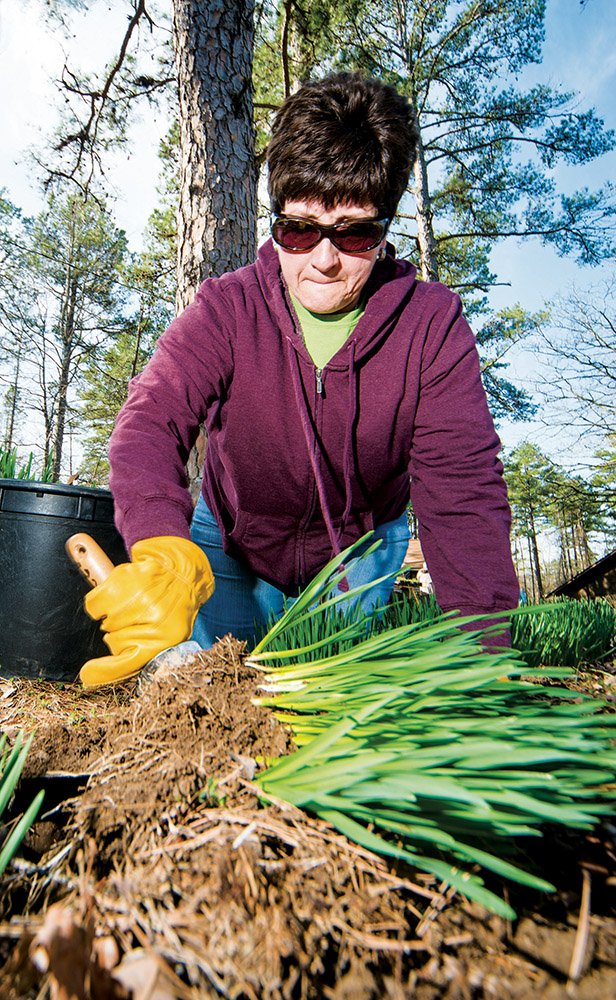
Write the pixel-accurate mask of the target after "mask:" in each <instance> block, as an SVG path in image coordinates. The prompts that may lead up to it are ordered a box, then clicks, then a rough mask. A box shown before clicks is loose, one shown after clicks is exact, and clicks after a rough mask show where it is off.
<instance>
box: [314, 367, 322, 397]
mask: <svg viewBox="0 0 616 1000" xmlns="http://www.w3.org/2000/svg"><path fill="white" fill-rule="evenodd" d="M314 373H315V375H316V379H317V395H319V396H322V395H323V378H322V376H323V369H322V368H315V372H314Z"/></svg>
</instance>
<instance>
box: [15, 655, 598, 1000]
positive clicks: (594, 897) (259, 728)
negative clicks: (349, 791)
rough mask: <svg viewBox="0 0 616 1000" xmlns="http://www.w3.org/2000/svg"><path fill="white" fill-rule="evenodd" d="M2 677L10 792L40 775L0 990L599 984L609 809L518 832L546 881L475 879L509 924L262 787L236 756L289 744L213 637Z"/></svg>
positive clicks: (191, 991) (593, 992)
mask: <svg viewBox="0 0 616 1000" xmlns="http://www.w3.org/2000/svg"><path fill="white" fill-rule="evenodd" d="M0 683H1V685H2V686H1V687H0V731H4V732H8V733H9V736H14V735H15V734H16V733H17V731H18V730H19V729H25V730H26V731H27V732H31V731H32V730H33V729H35V730H36V733H35V739H34V743H33V745H32V748H31V751H30V754H29V757H28V761H27V772H26V774H25V776H24V779H23V780H22V782H21V786H20V788H19V790H18V796H17V802H16V804H15V809H16V810H18V809H19V808H20V807H21V808H23V806H24V805H25V804H27V802H29V801H30V799H31V797H32V795H33V793H34V792H35V791H36V789H38V788H39V787H41V786H42V787H45V790H46V801H45V806H44V813H43V815H42V818H41V820H40V821H39V822H38V823H37V824H36V826H35V827H34V829H33V831H32V833H31V835H30V837H29V838H28V841H27V842H26V845H25V847H24V848H23V850H22V852H21V853H22V857H23V860H21V861H20V862H19V863H18V865H17V866H16V867H15V866H14V867H13V868H11V869H10V870H9V871H7V873H6V874H5V876H4V878H3V879H2V881H1V883H0V889H1V891H2V896H1V902H0V921H1V925H0V997H2V998H3V1000H29V998H32V1000H34V998H39V1000H46V998H51V1000H69V998H72V997H84V998H92V1000H146V997H149V998H155V1000H171V998H173V1000H175V998H178V1000H184V998H187V1000H192V998H201V997H205V998H207V997H220V996H222V997H233V998H244V997H245V998H271V1000H278V998H280V1000H283V998H289V1000H292V998H306V1000H307V998H321V997H323V998H332V1000H369V998H374V1000H377V998H382V997H383V998H394V1000H405V998H415V997H416V998H417V1000H437V998H448V1000H455V998H496V1000H508V998H527V997H541V998H544V997H545V998H547V1000H559V998H565V997H574V998H577V1000H608V998H610V997H615V996H616V908H615V906H614V903H615V901H616V900H615V898H614V897H615V895H616V884H615V882H616V879H615V877H614V876H615V870H614V857H615V855H614V843H613V834H614V832H615V831H614V828H613V827H612V826H610V825H609V824H606V826H605V827H604V828H603V829H601V830H597V831H596V833H595V834H594V835H593V836H592V837H584V836H582V835H580V834H576V835H571V836H564V835H563V834H559V835H558V836H556V835H554V834H550V833H549V832H548V833H546V837H545V838H544V840H543V841H542V842H541V843H539V844H538V843H537V842H535V841H534V842H533V844H532V850H533V853H532V857H530V856H529V857H527V858H526V859H525V862H526V863H527V864H528V865H529V866H533V865H534V867H535V869H536V870H539V871H540V872H541V874H543V875H545V876H546V877H548V878H549V879H551V881H552V882H553V883H554V884H555V885H556V886H557V892H556V893H555V894H554V895H552V896H541V895H539V894H537V893H532V894H531V893H530V892H527V893H524V892H521V891H519V890H516V891H515V892H514V891H513V890H512V889H509V890H507V887H504V886H502V885H493V886H492V887H493V888H496V889H497V890H498V891H500V892H507V891H509V898H510V901H511V903H512V905H513V906H514V908H515V909H516V912H517V913H518V919H517V921H516V922H514V923H513V924H508V923H507V922H505V921H503V920H502V919H500V918H498V917H495V916H493V915H490V914H489V913H487V912H486V911H485V910H482V909H481V908H480V907H478V906H475V905H470V904H468V903H467V902H465V901H464V900H463V899H461V898H460V897H459V896H451V895H450V894H449V893H448V892H447V891H446V889H445V888H444V887H439V886H438V885H437V884H436V883H435V882H434V880H432V879H430V878H428V877H426V876H422V875H421V874H419V873H417V872H414V871H411V870H410V869H404V870H403V869H398V870H394V869H393V868H391V867H390V866H389V865H387V864H386V863H385V862H383V861H381V860H379V859H378V858H376V857H374V856H373V855H370V854H368V853H367V852H365V851H363V850H362V849H360V848H358V847H356V846H355V845H353V844H352V843H350V842H349V841H347V840H346V839H345V838H344V837H341V836H339V835H338V834H336V833H335V832H334V831H332V830H331V828H329V827H328V826H327V825H326V824H324V823H322V822H320V821H318V820H315V819H313V818H310V817H308V816H306V815H305V814H303V813H301V812H299V811H298V810H295V809H293V808H292V807H289V806H287V805H285V804H283V803H263V802H262V801H260V800H259V798H258V796H257V794H256V789H255V786H254V784H253V781H252V779H253V778H254V774H255V769H258V768H259V767H260V766H262V761H263V760H264V759H267V758H268V757H271V756H278V755H280V754H281V753H285V752H286V751H287V750H288V749H289V748H290V747H291V745H292V744H291V741H290V738H289V736H288V734H287V732H286V731H285V730H284V729H283V728H282V727H280V726H279V724H278V723H277V722H276V720H275V719H274V718H273V716H272V715H271V714H270V713H269V712H268V711H266V710H264V709H261V708H258V707H256V706H254V705H253V704H252V702H251V698H252V697H253V696H254V694H255V691H256V684H257V681H256V679H255V676H254V674H253V673H252V671H250V670H249V669H248V668H246V667H245V666H244V664H243V660H242V648H241V646H240V645H239V644H238V643H236V642H235V641H234V640H232V639H230V638H227V639H226V640H223V641H222V642H221V643H219V644H218V645H217V646H216V647H214V650H212V651H211V652H210V653H207V654H201V657H199V658H195V659H194V660H193V661H192V662H191V663H190V664H187V665H185V666H182V668H181V669H177V670H175V671H169V670H167V671H166V672H165V673H164V674H162V673H161V674H160V675H158V674H157V675H156V676H155V678H154V679H153V680H152V681H151V683H150V684H149V685H147V686H145V685H144V686H142V689H141V690H140V688H139V686H138V684H137V682H136V681H132V682H129V683H127V684H125V685H122V686H118V687H116V688H113V689H100V690H98V691H94V692H83V691H82V690H81V689H80V688H79V687H78V686H73V685H65V686H62V687H60V686H57V685H53V684H51V683H48V682H42V681H41V682H33V681H14V682H7V681H3V682H0ZM612 683H613V673H612V672H611V671H609V670H606V669H605V668H604V669H603V670H601V671H599V670H596V671H589V672H587V673H586V674H584V675H583V676H580V678H579V684H580V685H581V686H582V687H583V688H584V689H585V690H590V691H591V692H593V693H598V694H601V695H605V694H607V695H608V697H611V695H612V693H613V690H614V689H613V687H612ZM1 839H2V836H1V834H0V841H1ZM584 885H585V887H586V888H585V891H584V893H582V888H583V886H584ZM589 889H590V890H591V891H590V893H589V891H588V890H589Z"/></svg>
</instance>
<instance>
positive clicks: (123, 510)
mask: <svg viewBox="0 0 616 1000" xmlns="http://www.w3.org/2000/svg"><path fill="white" fill-rule="evenodd" d="M366 292H367V299H366V308H365V312H364V314H363V315H362V317H361V319H360V320H359V322H358V324H357V326H356V327H355V329H354V331H353V333H352V334H351V336H350V337H349V339H348V340H347V342H346V343H345V344H344V345H343V347H342V348H341V349H340V350H339V351H338V353H337V354H335V355H334V357H333V358H332V359H331V361H329V362H328V363H327V365H326V366H325V367H324V368H323V369H322V370H320V371H319V370H317V369H316V368H315V365H314V362H313V361H312V359H311V357H310V355H309V354H308V351H307V350H306V347H305V344H304V342H303V339H302V335H301V331H300V328H299V323H298V321H297V317H296V316H295V313H294V310H293V307H292V305H291V302H290V298H289V295H288V291H287V289H286V287H285V285H284V282H283V280H282V277H281V274H280V267H279V264H278V256H277V254H276V251H275V250H274V247H273V245H272V243H271V241H268V242H267V243H266V244H265V245H264V246H263V247H262V248H261V249H260V251H259V254H258V258H257V261H256V263H255V264H253V265H250V266H248V267H244V268H241V269H240V270H238V271H235V272H232V273H230V274H226V275H224V276H223V277H221V278H210V279H209V280H207V281H205V282H204V283H203V285H202V286H201V288H200V289H199V291H198V293H197V296H196V298H195V300H194V302H193V303H192V304H191V305H190V306H189V307H188V308H187V309H186V310H185V311H184V312H183V313H182V314H181V315H180V316H179V317H178V318H177V319H176V320H174V322H173V323H172V324H171V326H170V327H169V329H168V330H167V331H166V332H165V333H164V334H163V336H162V337H161V338H160V340H159V342H158V344H157V347H156V350H155V352H154V356H153V358H152V359H151V361H150V362H149V364H148V365H147V366H146V368H145V370H144V371H143V373H142V374H141V375H139V376H137V377H136V378H135V379H133V381H132V382H131V385H130V391H129V398H128V401H127V402H126V404H125V406H124V407H123V409H122V411H121V413H120V415H119V417H118V420H117V424H116V427H115V430H114V432H113V435H112V439H111V446H110V460H111V468H112V474H111V480H110V484H111V489H112V491H113V495H114V500H115V507H116V519H117V524H118V528H119V530H120V531H121V533H122V535H123V536H124V540H125V542H126V544H127V546H128V547H130V546H132V545H133V544H134V543H135V542H136V541H138V540H139V539H142V538H148V537H152V536H156V535H180V536H183V537H186V538H188V537H189V523H190V519H191V515H192V502H191V498H190V495H189V493H188V490H187V483H186V472H185V465H186V460H187V458H188V454H189V451H190V448H191V447H192V444H193V442H194V441H195V439H196V436H197V433H198V429H199V424H200V423H201V422H205V425H206V428H207V451H206V458H205V466H204V475H203V495H204V498H205V501H206V503H207V505H208V507H209V508H210V510H211V511H212V512H213V513H214V515H215V517H216V519H217V521H218V524H219V526H220V529H221V531H222V535H223V540H224V545H225V549H226V550H227V551H228V552H229V553H230V554H231V555H234V556H236V557H239V558H241V559H242V560H243V561H244V562H245V563H247V564H248V566H250V567H251V569H252V570H253V571H254V572H255V573H257V574H258V575H259V576H262V577H264V578H265V579H267V580H269V581H270V582H272V583H273V584H275V585H276V586H278V587H280V588H281V589H283V590H285V591H287V592H292V591H293V589H294V588H296V587H297V586H298V585H299V586H302V585H304V584H305V583H306V582H308V581H309V580H310V579H311V577H312V576H314V574H315V573H316V572H317V571H318V570H319V569H321V568H322V567H323V566H324V564H325V563H326V562H327V561H328V559H330V558H331V556H332V554H333V553H334V552H336V551H339V550H340V549H341V548H344V547H345V546H346V545H348V544H350V543H351V542H352V541H354V540H355V539H357V538H358V537H360V536H361V535H362V534H364V533H365V532H366V531H367V530H368V529H369V528H371V527H372V526H373V525H376V524H381V523H383V522H386V521H390V520H392V519H394V518H397V517H399V516H400V515H401V514H402V513H403V511H404V509H405V506H406V504H407V503H408V500H409V477H410V480H411V488H410V494H411V497H412V500H413V506H414V510H415V513H416V514H417V517H418V519H419V523H420V538H421V544H422V548H423V551H424V554H425V556H426V560H427V563H428V566H429V569H430V573H431V575H432V579H433V582H434V586H435V592H436V596H437V599H438V601H439V603H440V605H441V607H443V608H444V609H445V610H449V609H453V608H456V609H458V610H460V611H461V612H463V613H475V612H490V611H497V610H503V609H506V608H510V607H514V606H515V605H516V604H517V600H518V593H519V591H518V584H517V580H516V577H515V572H514V569H513V565H512V560H511V552H510V546H509V521H510V515H509V507H508V504H507V496H506V488H505V483H504V480H503V477H502V466H501V463H500V461H499V459H498V451H499V447H500V442H499V440H498V437H497V435H496V433H495V430H494V426H493V423H492V419H491V417H490V413H489V411H488V407H487V403H486V396H485V392H484V389H483V386H482V384H481V378H480V372H479V361H478V356H477V351H476V348H475V342H474V338H473V335H472V332H471V330H470V328H469V326H468V324H467V323H466V321H465V319H464V318H463V316H462V311H461V305H460V299H459V297H458V296H457V295H455V294H453V293H452V292H451V291H449V290H448V289H447V288H445V287H444V286H443V285H440V284H435V283H425V282H420V281H417V280H416V272H415V268H414V267H413V266H412V265H411V264H409V263H407V262H404V261H396V260H394V258H393V255H392V253H391V251H390V253H389V254H388V256H387V257H386V259H385V260H383V261H379V262H377V263H376V265H375V267H374V270H373V272H372V275H371V277H370V279H369V282H368V284H367V286H366Z"/></svg>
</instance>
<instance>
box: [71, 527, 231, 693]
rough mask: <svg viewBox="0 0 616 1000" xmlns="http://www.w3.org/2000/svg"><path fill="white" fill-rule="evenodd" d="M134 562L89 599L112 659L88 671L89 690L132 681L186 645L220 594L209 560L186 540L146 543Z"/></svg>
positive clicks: (135, 550)
mask: <svg viewBox="0 0 616 1000" xmlns="http://www.w3.org/2000/svg"><path fill="white" fill-rule="evenodd" d="M131 560H132V561H131V562H128V563H121V564H120V565H119V566H116V567H115V569H113V570H112V572H111V573H110V574H109V576H108V577H107V579H106V580H104V581H103V583H100V584H99V585H98V586H97V587H95V588H94V590H91V591H90V593H89V594H87V596H86V599H85V608H86V611H87V613H88V614H89V615H90V617H91V618H95V619H101V630H102V631H103V632H105V633H107V634H106V635H104V636H103V639H104V642H105V644H106V645H107V646H108V647H109V649H110V651H111V654H112V655H111V656H101V657H99V658H98V659H94V660H88V662H87V663H85V664H84V665H83V667H82V668H81V671H80V673H79V677H80V678H81V682H82V684H83V685H84V687H97V686H98V685H100V684H110V683H112V682H114V681H123V680H126V679H127V678H128V677H132V676H133V675H134V674H136V673H138V672H139V671H140V670H141V668H142V667H143V666H145V664H146V663H148V662H149V661H150V660H151V659H152V657H153V656H156V655H157V653H161V652H162V651H163V650H164V649H168V648H169V647H170V646H175V645H177V643H179V642H183V641H184V640H185V639H187V638H188V637H189V635H190V634H191V632H192V629H193V625H194V622H195V618H196V617H197V612H198V610H199V608H200V607H201V605H202V604H205V602H206V601H207V600H208V598H209V597H211V596H212V594H213V592H214V577H213V575H212V570H211V568H210V564H209V561H208V559H207V556H206V555H205V554H204V552H202V550H201V549H200V548H199V546H198V545H195V544H194V542H189V541H188V539H186V538H179V537H175V536H171V535H161V536H159V537H157V538H146V539H144V540H143V541H141V542H136V543H135V544H134V545H133V547H132V549H131Z"/></svg>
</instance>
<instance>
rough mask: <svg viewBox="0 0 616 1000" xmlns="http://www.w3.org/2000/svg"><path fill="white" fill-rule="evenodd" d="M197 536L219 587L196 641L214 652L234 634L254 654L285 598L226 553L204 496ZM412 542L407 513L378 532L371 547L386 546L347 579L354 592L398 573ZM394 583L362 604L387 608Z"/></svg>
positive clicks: (368, 594) (202, 614) (196, 518)
mask: <svg viewBox="0 0 616 1000" xmlns="http://www.w3.org/2000/svg"><path fill="white" fill-rule="evenodd" d="M191 535H192V540H193V542H195V543H196V544H197V545H199V546H200V547H201V548H202V549H203V551H204V552H205V554H206V555H207V557H208V559H209V561H210V565H211V567H212V572H213V574H214V579H215V581H216V586H215V589H214V593H213V595H212V597H210V599H209V601H207V603H206V604H204V605H203V607H202V608H201V609H200V611H199V614H198V615H197V620H196V622H195V627H194V629H193V634H192V638H193V639H194V640H195V641H196V642H198V643H199V645H200V646H201V647H202V649H209V648H210V646H213V644H214V643H215V642H216V640H217V639H221V638H222V637H223V635H226V633H227V632H231V633H232V634H233V635H234V636H235V637H236V639H241V640H245V641H246V642H247V643H248V645H249V648H250V646H254V645H255V644H256V642H258V641H259V639H260V638H261V636H262V635H263V633H264V631H265V626H266V624H267V622H268V620H269V619H270V618H278V617H279V616H280V615H281V614H282V612H283V610H284V601H285V595H284V593H283V592H282V591H281V590H278V588H277V587H274V586H273V585H272V584H271V583H267V582H266V581H265V580H263V579H261V578H260V577H258V576H256V575H255V574H254V573H253V572H252V571H251V570H250V569H248V567H247V566H245V565H243V563H241V562H240V561H239V560H237V559H234V558H233V557H232V556H229V555H227V553H226V552H225V551H224V550H223V547H222V536H221V534H220V529H219V527H218V525H217V523H216V519H215V518H214V515H213V514H212V513H211V511H210V510H209V508H208V507H207V504H206V503H205V501H204V499H203V497H202V496H201V497H200V498H199V500H198V502H197V506H196V508H195V512H194V514H193V520H192V525H191ZM409 537H410V536H409V528H408V522H407V517H406V513H405V514H403V515H402V516H401V517H399V518H398V519H397V520H396V521H389V522H388V523H387V524H381V525H379V527H378V528H375V529H374V534H373V535H372V537H371V539H370V541H369V542H368V543H367V545H370V544H371V543H372V542H374V541H375V540H376V539H377V538H381V539H382V541H381V544H380V545H379V547H378V548H377V549H376V551H375V552H373V553H372V554H371V555H370V556H368V557H367V558H366V559H361V560H359V561H358V562H357V563H356V565H355V566H353V567H351V569H350V570H349V572H348V573H347V579H348V582H349V588H353V587H356V586H358V585H359V584H362V583H368V582H369V581H370V580H376V579H377V578H378V577H381V576H385V574H386V573H392V574H393V573H396V572H397V571H398V570H399V569H400V567H401V566H402V563H403V560H404V556H405V555H406V550H407V547H408V541H409ZM366 547H367V546H366ZM358 551H361V549H360V550H358ZM354 554H355V553H354ZM394 579H395V577H394V576H391V577H390V578H389V579H387V580H384V581H383V583H380V584H378V585H377V586H375V587H370V588H369V589H368V590H366V591H364V593H363V594H361V595H360V597H359V599H358V600H357V602H356V603H358V604H360V605H361V606H362V608H364V609H365V610H366V611H368V610H371V609H372V608H373V607H374V606H375V604H377V603H379V604H380V605H384V604H386V603H387V601H388V600H389V597H390V595H391V591H392V588H393V585H394ZM341 603H342V604H344V602H341Z"/></svg>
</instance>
